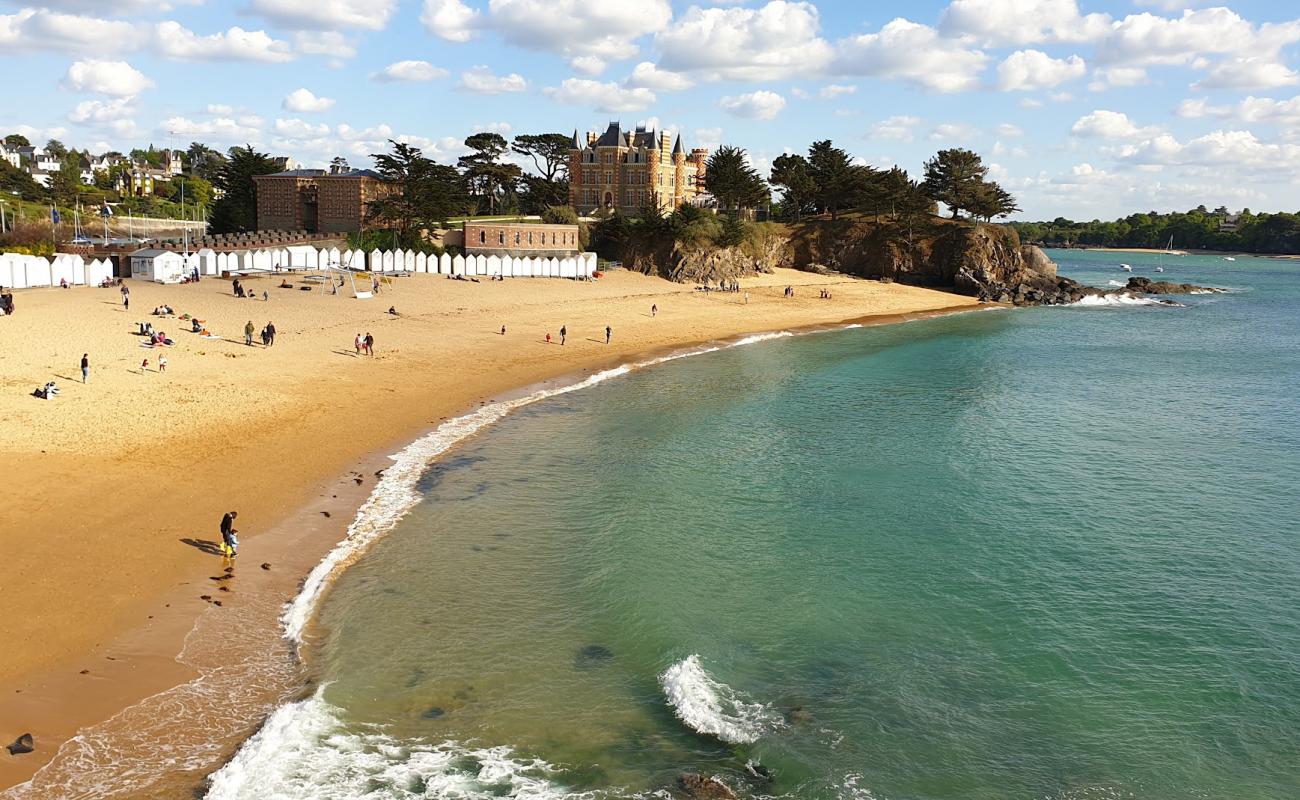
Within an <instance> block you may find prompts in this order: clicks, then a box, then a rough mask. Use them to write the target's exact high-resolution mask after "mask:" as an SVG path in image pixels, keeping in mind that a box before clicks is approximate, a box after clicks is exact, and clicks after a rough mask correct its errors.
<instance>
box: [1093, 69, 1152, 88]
mask: <svg viewBox="0 0 1300 800" xmlns="http://www.w3.org/2000/svg"><path fill="white" fill-rule="evenodd" d="M1092 75H1093V79H1092V81H1091V82H1090V83H1089V84H1088V88H1089V89H1091V90H1092V91H1094V92H1101V91H1105V90H1106V89H1110V88H1112V87H1116V86H1139V85H1141V84H1144V83H1146V82H1147V80H1148V77H1147V71H1146V68H1145V67H1103V68H1101V69H1097V70H1094V71H1093V73H1092Z"/></svg>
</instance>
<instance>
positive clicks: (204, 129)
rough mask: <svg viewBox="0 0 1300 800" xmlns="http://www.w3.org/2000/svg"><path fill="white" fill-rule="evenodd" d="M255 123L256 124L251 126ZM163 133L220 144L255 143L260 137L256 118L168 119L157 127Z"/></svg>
mask: <svg viewBox="0 0 1300 800" xmlns="http://www.w3.org/2000/svg"><path fill="white" fill-rule="evenodd" d="M254 122H256V123H257V124H253V123H254ZM159 130H160V131H161V132H163V133H168V134H172V135H174V136H188V137H193V138H195V139H206V140H209V141H212V142H219V143H222V144H243V143H245V142H257V141H258V140H259V139H260V137H261V133H262V131H261V121H260V120H257V119H256V118H245V119H240V120H235V119H231V118H230V117H215V118H213V119H209V120H192V119H188V118H186V117H179V116H178V117H168V118H167V119H165V120H163V121H162V123H161V125H160V126H159Z"/></svg>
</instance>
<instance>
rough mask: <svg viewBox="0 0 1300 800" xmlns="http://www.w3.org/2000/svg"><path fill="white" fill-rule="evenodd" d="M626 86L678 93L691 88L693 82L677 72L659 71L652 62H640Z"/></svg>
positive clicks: (634, 68)
mask: <svg viewBox="0 0 1300 800" xmlns="http://www.w3.org/2000/svg"><path fill="white" fill-rule="evenodd" d="M627 85H628V86H631V87H634V88H636V87H639V88H643V89H651V90H653V91H657V92H680V91H682V90H683V89H689V88H691V87H692V86H694V85H695V82H694V81H692V80H691V79H690V78H688V77H686V76H685V75H683V74H681V73H679V72H672V71H669V70H666V69H659V67H658V66H657V65H656V64H655V63H654V62H652V61H642V62H641V63H640V64H637V65H636V66H635V67H633V68H632V74H631V75H629V76H628V79H627Z"/></svg>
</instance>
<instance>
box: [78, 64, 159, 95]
mask: <svg viewBox="0 0 1300 800" xmlns="http://www.w3.org/2000/svg"><path fill="white" fill-rule="evenodd" d="M153 85H154V84H153V81H151V80H149V79H148V78H146V77H145V76H144V75H143V74H142V73H141V72H140V71H139V70H137V69H136V68H135V67H133V66H131V65H130V64H128V63H126V62H125V61H90V60H87V61H75V62H73V64H72V66H70V67H68V74H67V75H66V76H65V77H64V79H63V86H64V88H66V89H71V90H72V91H74V92H97V93H99V94H106V95H110V96H112V97H131V96H134V95H137V94H139V93H140V92H143V91H144V90H145V89H149V88H151V87H152V86H153Z"/></svg>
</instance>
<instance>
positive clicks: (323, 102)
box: [280, 89, 334, 114]
mask: <svg viewBox="0 0 1300 800" xmlns="http://www.w3.org/2000/svg"><path fill="white" fill-rule="evenodd" d="M280 107H281V108H283V109H284V110H285V111H294V112H297V113H299V114H320V113H322V112H325V111H329V110H330V109H331V108H333V107H334V99H333V98H331V97H317V96H316V95H314V94H312V93H311V91H310V90H308V89H294V90H293V91H292V92H289V94H288V95H287V96H285V98H284V102H282V103H281V104H280Z"/></svg>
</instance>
